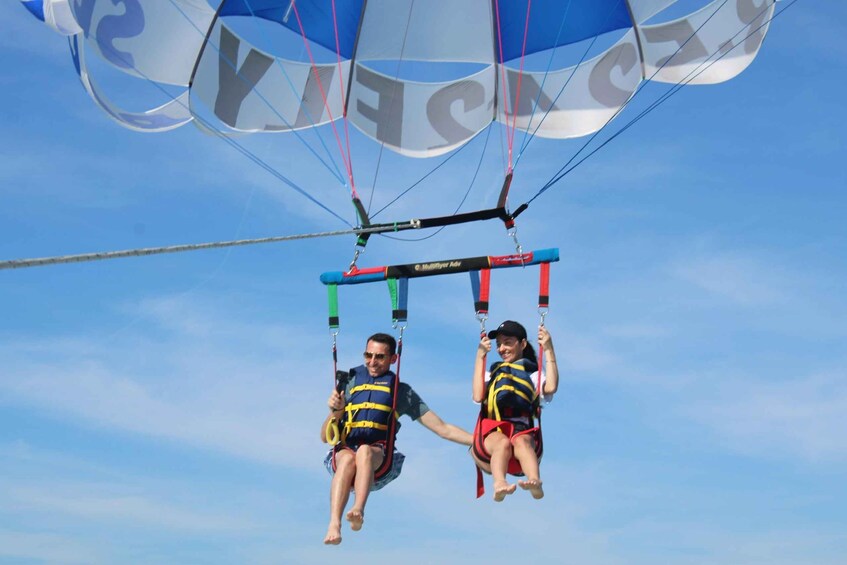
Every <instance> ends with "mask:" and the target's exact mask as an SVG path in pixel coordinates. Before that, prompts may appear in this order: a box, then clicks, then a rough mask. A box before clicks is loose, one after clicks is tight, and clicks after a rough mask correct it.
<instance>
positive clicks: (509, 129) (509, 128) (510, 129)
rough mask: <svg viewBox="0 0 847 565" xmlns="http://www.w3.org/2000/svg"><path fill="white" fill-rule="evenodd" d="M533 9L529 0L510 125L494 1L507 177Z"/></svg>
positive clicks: (498, 2)
mask: <svg viewBox="0 0 847 565" xmlns="http://www.w3.org/2000/svg"><path fill="white" fill-rule="evenodd" d="M531 7H532V0H527V3H526V21H525V22H524V34H523V43H522V46H521V63H520V69H519V70H518V82H517V87H516V92H515V102H514V105H513V106H512V116H511V123H509V121H510V119H509V108H508V106H509V102H510V99H509V98H508V96H507V93H506V65H505V61H504V58H503V34H502V24H501V22H500V1H499V0H494V9H495V14H496V17H495V21H496V23H497V44H498V46H499V49H500V74H501V75H502V76H501V82H502V88H503V104H502V106H503V113H504V118H505V119H504V123H505V125H506V145H507V147H508V165H507V167H506V175H508V174H509V173H511V172H512V149H513V147H514V142H515V131H516V125H517V119H518V104H519V103H520V99H521V82H522V79H523V66H524V60H525V58H526V39H527V36H528V35H529V13H530V8H531Z"/></svg>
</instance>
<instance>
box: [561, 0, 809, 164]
mask: <svg viewBox="0 0 847 565" xmlns="http://www.w3.org/2000/svg"><path fill="white" fill-rule="evenodd" d="M796 1H797V0H790V2H789V3H788V5H786V6H785V7H784V8H782V9H781V10H780V11H779V12H775V13H774V15H773V16H771V18H770V19H768V20H767V21H764V22H762V23H761V24H760V25H759V26H758V27H756V29H754V30H752V31H750V32H749V33H748V34H747V35H746V36H744V39H743V40H742V41H741V42H740V43H738V44H737V45H735V46H733V47H732V48H730V49H729V50H727V51H725V52H724V53H721V54H720V55H719V56H718V57H717V58H716V59H715V60H714V61H711V62H709V64H708V65H706V66H705V67H704V68H702V69H701V67H703V65H705V64H706V62H707V61H708V60H709V59H711V58H712V57H714V56H715V55H717V53H718V51H715V52H714V53H711V54H710V55H709V57H708V58H707V59H706V60H705V61H703V62H702V63H700V64H699V65H697V67H695V68H694V69H692V70H691V71H690V72H689V73H688V74H687V75H685V77H683V78H682V80H680V81H679V82H678V83H676V84H674V85H673V86H672V87H671V88H669V89H668V90H667V91H666V92H665V93H664V94H662V96H660V97H659V98H657V99H656V100H654V101H653V102H652V103H651V104H650V105H649V106H648V107H647V108H646V109H644V110H642V111H641V112H640V113H639V114H638V115H637V116H636V117H634V118H633V119H632V120H630V121H629V122H628V123H627V124H626V125H625V126H623V127H622V128H621V129H620V130H618V131H617V132H615V134H614V135H612V136H610V138H609V139H607V140H606V141H605V142H603V144H602V145H600V147H598V148H597V149H595V150H594V151H592V152H591V153H592V154H593V153H595V152H596V151H597V150H598V149H600V148H602V147H603V146H604V145H606V144H607V143H609V142H610V141H612V139H614V138H616V137H617V136H619V135H621V134H622V133H623V132H624V131H626V130H627V129H629V128H630V127H631V126H633V125H635V123H636V122H638V121H639V120H641V118H643V117H644V116H646V115H647V114H649V113H650V112H652V111H653V110H655V109H656V108H657V107H658V106H660V105H661V104H662V103H664V102H666V101H667V99H668V98H670V97H671V96H673V95H674V94H676V93H677V92H679V91H680V90H681V89H682V87H683V86H686V85H688V84H689V83H690V82H691V81H693V80H694V79H696V78H697V77H698V76H700V75H701V74H703V73H704V72H706V71H707V70H708V69H709V67H711V66H712V65H714V64H715V63H717V62H718V61H720V60H721V59H723V58H724V57H725V56H726V55H728V54H729V53H730V52H732V50H733V49H735V48H736V47H738V45H741V44H743V43H744V41H746V40H747V39H748V38H749V37H751V36H753V35H754V34H756V33H757V32H758V31H759V30H760V29H762V28H763V27H764V26H766V25H768V24H769V23H770V22H772V21H773V20H774V18H776V17H777V16H778V15H780V14H782V13H783V12H784V11H785V10H787V9H788V8H790V7H791V5H792V4H794V3H795V2H796ZM774 3H775V2H774ZM765 11H767V7H766V8H765V9H764V10H762V11H761V12H759V13H758V14H757V15H756V17H755V18H753V20H752V21H755V20H756V19H758V18H759V17H760V16H761V15H762V14H764V13H765ZM752 21H751V23H752ZM747 27H749V24H748V25H746V26H744V27H743V28H741V30H739V31H738V33H736V34H735V35H734V36H732V38H730V40H729V41H734V40H735V38H737V37H738V36H739V35H741V33H743V32H744V29H745V28H747ZM584 160H585V159H583V161H584ZM581 162H582V161H580V163H581ZM577 164H579V163H577ZM575 166H576V165H575ZM571 168H573V167H571Z"/></svg>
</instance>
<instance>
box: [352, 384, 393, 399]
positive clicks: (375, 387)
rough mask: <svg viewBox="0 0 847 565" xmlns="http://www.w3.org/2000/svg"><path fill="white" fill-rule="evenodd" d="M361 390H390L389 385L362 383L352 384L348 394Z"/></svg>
mask: <svg viewBox="0 0 847 565" xmlns="http://www.w3.org/2000/svg"><path fill="white" fill-rule="evenodd" d="M363 390H378V391H380V392H389V393H390V392H391V387H388V386H385V385H372V384H364V385H359V386H354V387H353V388H351V389H350V395H351V396H352V395H353V394H354V393H357V392H361V391H363Z"/></svg>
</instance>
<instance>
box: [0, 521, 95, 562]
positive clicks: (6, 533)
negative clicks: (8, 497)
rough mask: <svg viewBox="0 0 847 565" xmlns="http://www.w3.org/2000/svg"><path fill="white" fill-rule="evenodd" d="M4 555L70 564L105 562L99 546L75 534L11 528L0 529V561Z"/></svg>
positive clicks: (10, 557)
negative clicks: (86, 542)
mask: <svg viewBox="0 0 847 565" xmlns="http://www.w3.org/2000/svg"><path fill="white" fill-rule="evenodd" d="M3 558H9V559H14V560H26V561H38V562H45V563H67V564H73V563H79V564H88V563H103V562H104V560H103V556H102V554H100V552H99V551H97V549H96V548H94V547H93V546H92V545H89V544H85V543H82V542H80V541H79V540H78V539H75V538H73V537H70V536H62V535H56V534H52V533H42V532H27V531H16V530H11V529H0V560H4V559H3ZM9 562H10V563H11V562H12V561H9Z"/></svg>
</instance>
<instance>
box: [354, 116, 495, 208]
mask: <svg viewBox="0 0 847 565" xmlns="http://www.w3.org/2000/svg"><path fill="white" fill-rule="evenodd" d="M486 129H487V131H486V134H485V142H484V143H483V146H482V152H481V153H480V155H479V162H477V165H476V171H474V174H473V178H471V182H470V184H469V185H468V190H466V191H465V195H464V197H463V198H462V201H461V202H459V205H458V206H457V207H456V210H455V211H454V212H453V213H454V214H455V213H456V212H458V211H459V209H460V208H461V207H462V204H464V203H465V200H466V199H467V197H468V194H469V193H470V191H471V188H472V187H473V185H474V182H476V177H477V175H478V174H479V170H480V168H482V161H483V160H484V158H485V150H486V148H487V147H488V139H489V138H490V137H491V128H490V127H488V128H486ZM469 145H470V143H465V144H464V145H462V146H461V147H459V148H458V149H456V150H455V151H454V152H452V153H451V154H450V155H448V156H447V157H446V158H445V159H443V160H442V161H441V162H440V163H438V165H436V166H435V167H433V168H432V169H431V170H430V171H429V172H427V173H426V174H424V175H423V176H422V177H421V178H419V179H418V180H416V181H415V182H413V183H412V184H411V185H410V186H409V187H408V188H406V189H405V190H404V191H403V192H401V193H400V194H398V195H397V196H396V197H395V198H394V199H393V200H392V201H391V202H389V203H388V204H386V205H385V206H383V207H382V208H380V209H379V210H377V211H376V212H375V213H374V214H373V215H372V216H371V217H372V218H375V217H376V216H378V215H380V214H381V213H383V212H384V211H385V209H386V208H388V207H389V206H391V205H392V204H394V203H395V202H397V201H398V200H400V199H401V198H402V197H404V196H406V194H407V193H409V192H410V191H411V190H412V189H413V188H415V187H416V186H418V185H419V184H420V183H422V182H423V181H424V180H426V179H427V178H428V177H429V176H430V175H432V174H433V173H435V171H437V170H438V169H440V168H441V167H443V166H444V165H446V164H447V162H448V161H450V160H451V159H452V158H453V157H455V156H456V155H458V154H459V153H461V152H462V151H463V150H464V149H465V148H466V147H468V146H469Z"/></svg>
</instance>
